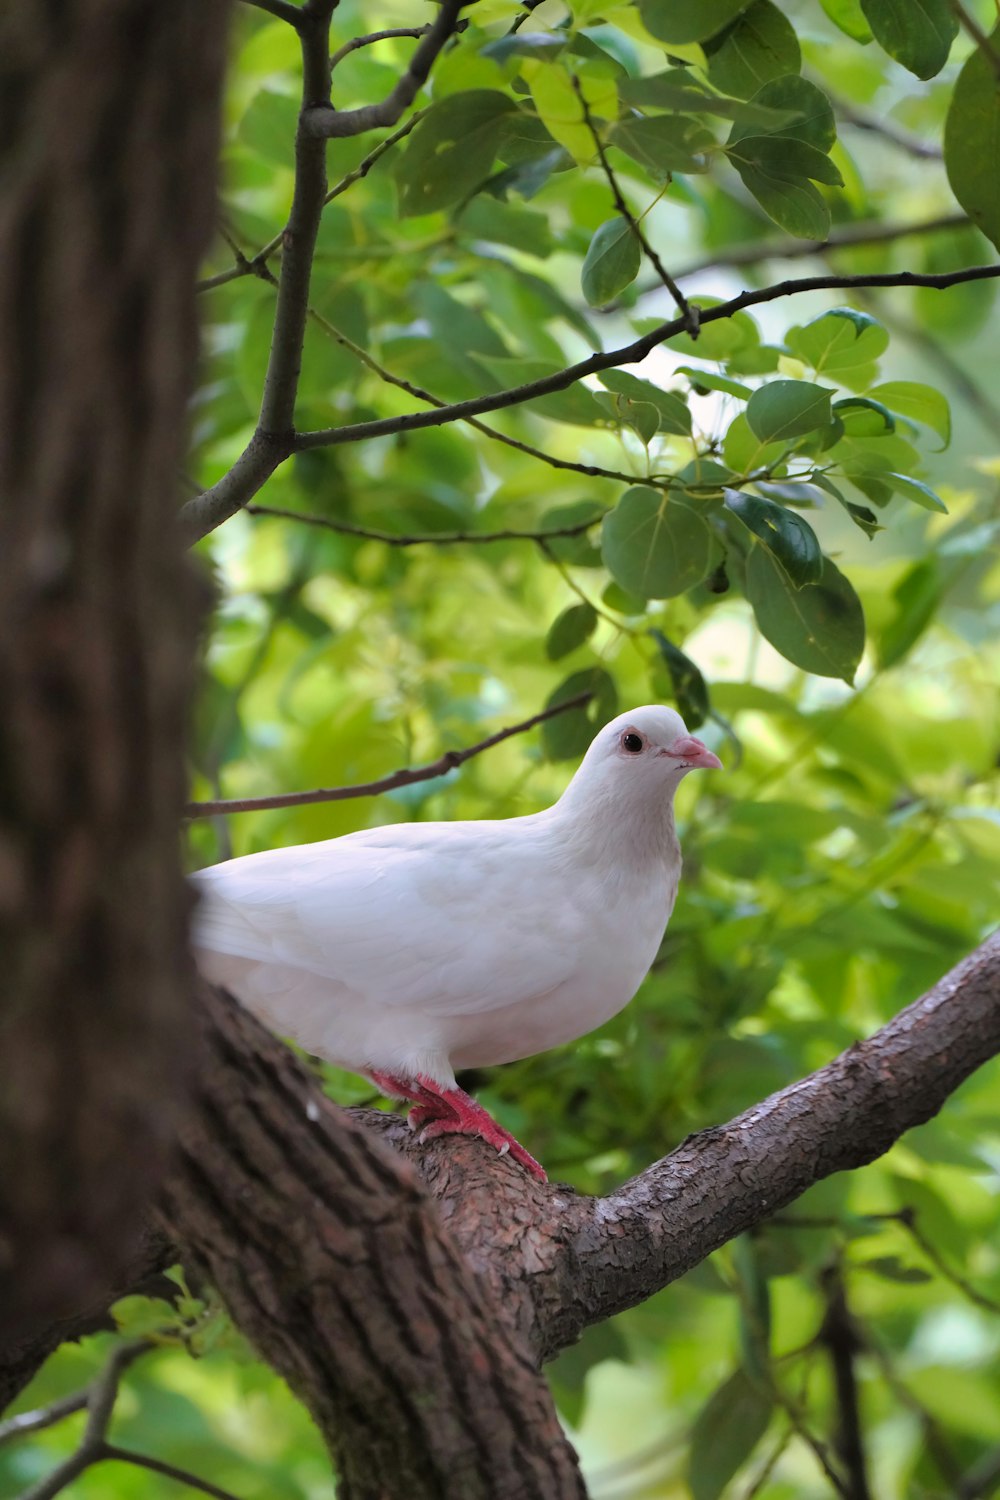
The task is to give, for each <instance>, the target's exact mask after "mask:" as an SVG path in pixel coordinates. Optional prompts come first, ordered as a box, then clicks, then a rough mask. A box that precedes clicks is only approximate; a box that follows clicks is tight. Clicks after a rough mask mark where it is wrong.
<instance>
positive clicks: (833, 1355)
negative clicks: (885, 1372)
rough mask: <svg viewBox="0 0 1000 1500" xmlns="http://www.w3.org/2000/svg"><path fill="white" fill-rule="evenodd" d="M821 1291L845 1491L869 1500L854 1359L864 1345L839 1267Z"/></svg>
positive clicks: (830, 1272) (823, 1333)
mask: <svg viewBox="0 0 1000 1500" xmlns="http://www.w3.org/2000/svg"><path fill="white" fill-rule="evenodd" d="M824 1291H825V1293H826V1316H825V1317H824V1319H823V1327H822V1329H821V1330H820V1335H819V1338H820V1342H821V1344H823V1345H824V1347H825V1348H826V1351H827V1353H828V1354H829V1356H830V1366H831V1369H832V1371H833V1386H834V1391H835V1393H836V1401H837V1436H836V1448H837V1453H838V1456H839V1458H840V1461H841V1463H842V1464H843V1466H844V1472H845V1476H846V1480H847V1492H848V1494H849V1495H850V1497H851V1500H871V1490H870V1489H869V1487H868V1473H867V1463H866V1458H865V1443H864V1430H863V1428H862V1425H861V1406H860V1402H859V1400H858V1379H857V1371H856V1369H855V1359H856V1356H857V1354H858V1352H859V1350H860V1349H861V1348H862V1347H863V1345H862V1342H861V1340H859V1338H858V1335H857V1332H856V1330H855V1326H854V1318H853V1317H852V1315H851V1310H850V1308H849V1307H848V1304H847V1289H846V1287H845V1286H844V1278H843V1274H842V1269H841V1267H840V1266H839V1265H835V1266H833V1267H831V1268H830V1269H829V1270H828V1271H827V1273H826V1275H825V1277H824Z"/></svg>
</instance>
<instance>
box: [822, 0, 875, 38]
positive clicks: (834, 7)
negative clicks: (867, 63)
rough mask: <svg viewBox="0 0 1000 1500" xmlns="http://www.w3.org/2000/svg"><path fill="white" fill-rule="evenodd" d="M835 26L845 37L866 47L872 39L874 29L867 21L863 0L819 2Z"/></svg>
mask: <svg viewBox="0 0 1000 1500" xmlns="http://www.w3.org/2000/svg"><path fill="white" fill-rule="evenodd" d="M819 3H820V5H822V7H823V9H824V10H825V11H826V13H827V15H828V16H829V17H830V20H831V21H832V22H833V24H834V26H837V27H838V28H839V29H840V30H841V31H842V32H843V33H844V35H845V36H849V37H850V38H851V40H852V41H855V42H860V43H861V45H862V46H864V45H865V44H866V43H867V42H870V41H871V39H872V29H871V27H870V26H869V25H868V22H867V21H866V20H865V14H864V11H863V10H862V9H861V0H819Z"/></svg>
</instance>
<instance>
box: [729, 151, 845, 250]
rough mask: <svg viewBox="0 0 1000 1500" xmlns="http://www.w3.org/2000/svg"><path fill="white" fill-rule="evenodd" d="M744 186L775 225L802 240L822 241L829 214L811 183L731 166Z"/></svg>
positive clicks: (828, 222) (742, 166)
mask: <svg viewBox="0 0 1000 1500" xmlns="http://www.w3.org/2000/svg"><path fill="white" fill-rule="evenodd" d="M734 166H735V167H736V169H737V171H738V172H739V174H740V176H741V177H742V179H743V186H744V187H745V188H746V190H747V192H748V193H752V194H753V196H754V197H755V198H756V199H757V202H758V203H759V204H760V206H761V208H762V209H763V210H764V212H765V213H766V214H767V216H768V218H769V219H773V220H774V222H775V224H777V225H778V226H779V228H781V229H785V230H787V231H788V233H789V234H794V235H796V236H797V238H798V239H801V240H825V239H826V237H827V235H828V234H829V233H830V210H829V208H828V207H827V205H826V200H825V199H824V197H823V195H822V193H821V192H820V191H819V189H818V188H817V187H814V186H813V184H812V183H811V182H806V181H805V180H803V181H800V182H789V181H788V179H787V178H785V177H772V176H770V175H769V174H768V173H766V172H762V171H761V170H760V169H759V168H758V167H750V166H747V165H746V164H745V163H743V162H734Z"/></svg>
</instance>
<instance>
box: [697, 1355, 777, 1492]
mask: <svg viewBox="0 0 1000 1500" xmlns="http://www.w3.org/2000/svg"><path fill="white" fill-rule="evenodd" d="M772 1410H773V1402H772V1400H771V1397H770V1396H769V1395H767V1393H766V1392H765V1391H763V1390H760V1389H759V1388H758V1387H757V1386H755V1385H753V1384H752V1383H751V1381H750V1379H749V1377H748V1376H747V1374H746V1372H745V1371H744V1370H737V1371H736V1373H735V1374H734V1375H730V1377H729V1379H728V1380H727V1381H725V1383H724V1384H723V1385H721V1386H719V1388H718V1390H717V1391H715V1393H714V1394H713V1395H712V1396H711V1397H710V1398H709V1400H708V1402H707V1403H706V1405H705V1406H703V1407H702V1409H701V1411H700V1412H699V1413H698V1417H697V1419H696V1421H695V1424H694V1430H693V1431H692V1433H691V1449H690V1456H689V1459H688V1483H689V1484H690V1486H691V1495H692V1500H719V1496H720V1495H721V1494H722V1492H723V1490H724V1489H725V1488H726V1485H727V1484H728V1483H729V1481H730V1480H731V1479H732V1477H733V1475H734V1474H735V1473H736V1472H737V1470H738V1469H740V1468H742V1466H743V1464H745V1463H746V1461H747V1459H748V1458H749V1457H750V1455H751V1453H752V1452H753V1450H754V1449H755V1448H756V1446H757V1444H758V1443H759V1442H760V1440H761V1438H762V1437H763V1436H764V1434H765V1432H766V1431H767V1428H768V1424H769V1423H770V1420H771V1412H772Z"/></svg>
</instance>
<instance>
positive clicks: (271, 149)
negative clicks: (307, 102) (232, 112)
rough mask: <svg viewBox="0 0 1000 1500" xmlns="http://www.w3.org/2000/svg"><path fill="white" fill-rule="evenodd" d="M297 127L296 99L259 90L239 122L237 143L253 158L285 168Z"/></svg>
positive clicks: (297, 109)
mask: <svg viewBox="0 0 1000 1500" xmlns="http://www.w3.org/2000/svg"><path fill="white" fill-rule="evenodd" d="M298 123H299V102H298V100H297V99H295V98H293V97H292V96H291V95H289V94H276V93H273V92H272V91H271V90H270V89H261V90H260V92H259V93H258V94H255V95H254V97H253V100H252V102H251V104H250V108H249V109H248V110H247V112H246V114H245V115H244V116H243V118H242V120H241V121H240V127H239V132H238V134H239V139H240V140H241V141H242V142H243V144H244V145H245V146H246V147H247V148H248V149H249V150H251V151H252V152H253V153H254V155H255V156H259V157H261V158H262V159H263V160H264V161H269V162H273V163H276V164H277V165H278V166H280V167H287V166H288V163H289V154H290V150H291V147H292V145H293V143H294V141H295V131H296V128H297V126H298Z"/></svg>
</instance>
